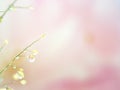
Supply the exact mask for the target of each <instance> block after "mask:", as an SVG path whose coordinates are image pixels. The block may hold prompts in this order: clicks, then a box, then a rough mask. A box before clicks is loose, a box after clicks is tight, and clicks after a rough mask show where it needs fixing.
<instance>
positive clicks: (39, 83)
mask: <svg viewBox="0 0 120 90" xmlns="http://www.w3.org/2000/svg"><path fill="white" fill-rule="evenodd" d="M11 2H12V0H1V1H0V10H4V9H6V8H7V7H8V5H9V4H10V3H11ZM31 5H32V7H33V9H32V10H29V9H13V10H11V11H9V12H8V13H7V15H6V16H5V17H4V19H3V22H2V23H0V42H1V43H2V41H4V40H5V39H7V40H8V41H9V45H8V46H7V47H6V49H4V51H3V52H1V55H0V56H1V58H0V59H1V60H0V63H1V66H0V67H3V65H4V63H5V62H7V61H9V60H11V58H12V57H13V56H14V55H15V54H17V52H19V51H20V50H22V49H23V48H24V47H26V46H27V45H28V44H29V43H30V42H32V41H33V40H35V39H37V38H38V37H39V36H40V35H41V34H42V33H46V34H47V36H46V38H44V39H42V40H41V41H40V42H39V43H37V44H35V45H34V46H33V47H32V48H33V49H38V50H39V52H40V53H39V55H38V57H37V59H36V61H35V62H34V63H28V62H27V61H24V62H23V63H22V66H23V67H24V68H25V72H26V79H27V81H28V84H27V85H26V86H19V85H12V87H14V88H15V90H120V64H119V63H120V60H119V59H120V25H119V24H120V7H119V6H120V1H119V0H18V2H17V3H16V6H23V7H24V6H25V7H26V6H31Z"/></svg>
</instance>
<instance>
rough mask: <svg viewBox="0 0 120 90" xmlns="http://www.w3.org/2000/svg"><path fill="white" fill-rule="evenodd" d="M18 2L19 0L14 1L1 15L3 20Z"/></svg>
mask: <svg viewBox="0 0 120 90" xmlns="http://www.w3.org/2000/svg"><path fill="white" fill-rule="evenodd" d="M16 2H17V0H14V1H13V2H12V3H11V4H10V5H9V6H8V8H7V9H6V10H5V11H4V12H3V14H2V15H1V18H2V19H3V18H4V16H5V15H6V14H7V12H8V11H9V10H10V9H11V7H12V6H14V4H15V3H16Z"/></svg>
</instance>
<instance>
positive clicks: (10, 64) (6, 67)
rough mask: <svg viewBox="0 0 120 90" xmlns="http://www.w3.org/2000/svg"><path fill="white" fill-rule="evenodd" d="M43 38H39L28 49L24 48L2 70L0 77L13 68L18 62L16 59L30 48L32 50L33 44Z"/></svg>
mask: <svg viewBox="0 0 120 90" xmlns="http://www.w3.org/2000/svg"><path fill="white" fill-rule="evenodd" d="M41 38H43V36H41V37H40V38H38V39H37V40H35V41H33V42H32V43H31V44H29V45H28V46H27V47H26V48H24V49H23V50H22V51H21V52H20V53H18V54H17V55H16V56H15V57H14V58H13V59H12V60H11V61H10V62H9V63H8V64H7V65H6V66H5V67H4V68H3V69H1V70H0V75H1V74H2V73H4V72H5V71H6V70H8V68H9V67H11V66H12V65H13V64H14V62H15V61H16V57H19V56H21V55H22V54H23V53H24V52H25V51H26V50H27V49H28V48H30V47H31V46H32V45H33V44H35V43H37V42H38V41H39V40H41Z"/></svg>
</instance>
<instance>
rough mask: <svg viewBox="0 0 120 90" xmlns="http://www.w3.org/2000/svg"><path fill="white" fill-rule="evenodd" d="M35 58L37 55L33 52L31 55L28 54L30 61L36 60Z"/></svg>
mask: <svg viewBox="0 0 120 90" xmlns="http://www.w3.org/2000/svg"><path fill="white" fill-rule="evenodd" d="M35 60H36V57H35V55H33V54H31V55H29V56H28V61H29V62H31V63H32V62H35Z"/></svg>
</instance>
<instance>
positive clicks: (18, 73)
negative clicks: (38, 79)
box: [13, 71, 24, 80]
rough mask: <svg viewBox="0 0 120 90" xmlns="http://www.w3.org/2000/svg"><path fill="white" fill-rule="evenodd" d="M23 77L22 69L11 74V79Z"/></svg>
mask: <svg viewBox="0 0 120 90" xmlns="http://www.w3.org/2000/svg"><path fill="white" fill-rule="evenodd" d="M23 78H24V73H23V71H17V72H16V73H15V74H14V75H13V79H14V80H21V79H23Z"/></svg>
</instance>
